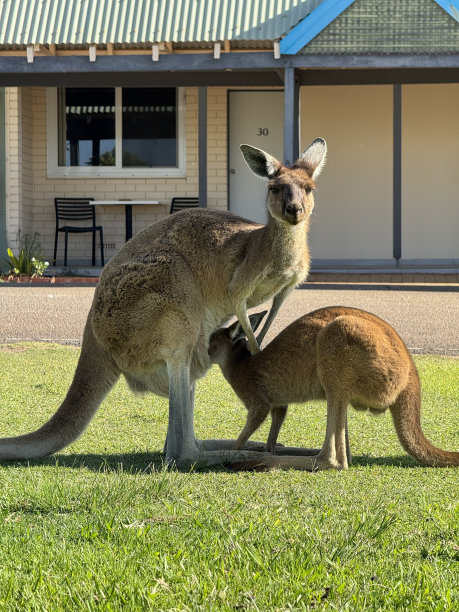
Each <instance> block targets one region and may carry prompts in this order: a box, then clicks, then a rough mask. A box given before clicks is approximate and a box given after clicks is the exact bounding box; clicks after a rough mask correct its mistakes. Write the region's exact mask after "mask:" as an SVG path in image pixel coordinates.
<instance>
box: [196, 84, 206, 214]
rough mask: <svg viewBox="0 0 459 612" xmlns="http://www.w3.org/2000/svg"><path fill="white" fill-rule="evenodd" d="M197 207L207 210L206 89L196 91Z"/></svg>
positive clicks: (201, 88)
mask: <svg viewBox="0 0 459 612" xmlns="http://www.w3.org/2000/svg"><path fill="white" fill-rule="evenodd" d="M198 160H199V161H198V164H199V169H198V173H199V206H200V207H202V208H207V87H200V88H199V89H198Z"/></svg>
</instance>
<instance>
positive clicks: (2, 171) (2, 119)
mask: <svg viewBox="0 0 459 612" xmlns="http://www.w3.org/2000/svg"><path fill="white" fill-rule="evenodd" d="M6 249H7V243H6V110H5V88H4V87H0V270H2V269H3V267H4V263H3V257H4V256H5V257H6Z"/></svg>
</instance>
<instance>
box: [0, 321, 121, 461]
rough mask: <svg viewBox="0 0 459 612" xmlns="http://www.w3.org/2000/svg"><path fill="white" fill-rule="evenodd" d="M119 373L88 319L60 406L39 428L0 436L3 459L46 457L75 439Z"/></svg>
mask: <svg viewBox="0 0 459 612" xmlns="http://www.w3.org/2000/svg"><path fill="white" fill-rule="evenodd" d="M118 377H119V370H118V369H117V367H116V365H115V364H114V362H113V360H112V359H111V357H110V356H109V355H108V354H107V352H106V351H105V350H104V349H103V348H102V347H101V346H100V345H99V343H98V342H97V340H96V338H95V337H94V334H93V331H92V328H91V323H90V321H89V319H88V322H87V323H86V329H85V332H84V337H83V345H82V348H81V355H80V359H79V361H78V365H77V369H76V371H75V376H74V377H73V381H72V384H71V386H70V389H69V391H68V393H67V396H66V398H65V399H64V401H63V402H62V404H61V406H60V407H59V409H58V410H57V412H56V413H55V414H54V415H53V416H52V417H51V419H50V420H49V421H48V422H47V423H45V424H44V425H43V426H42V427H40V429H37V430H36V431H33V432H32V433H29V434H25V435H23V436H17V437H14V438H0V459H32V458H34V457H44V456H45V455H51V454H52V453H54V452H56V451H58V450H61V449H62V448H64V447H65V446H67V445H68V444H70V443H71V442H73V441H74V440H76V439H77V438H78V437H79V436H80V435H81V434H82V433H83V431H84V430H85V429H86V427H87V425H88V423H89V422H90V420H91V419H92V417H93V416H94V414H95V412H96V411H97V409H98V408H99V406H100V404H101V403H102V400H103V399H104V397H105V396H106V394H107V393H108V392H109V391H110V389H111V388H112V387H113V385H114V384H115V382H116V381H117V379H118Z"/></svg>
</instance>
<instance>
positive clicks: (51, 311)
mask: <svg viewBox="0 0 459 612" xmlns="http://www.w3.org/2000/svg"><path fill="white" fill-rule="evenodd" d="M322 278H323V277H322ZM324 280H325V279H324ZM332 281H333V279H330V281H329V282H324V281H322V282H308V283H306V284H305V285H303V287H302V288H299V289H296V290H295V291H294V292H293V293H292V295H291V296H290V297H289V298H288V300H287V302H286V303H285V304H284V306H283V307H282V309H281V311H280V313H279V315H278V317H277V319H276V320H275V322H274V324H273V326H272V328H271V330H270V333H269V335H268V338H267V340H268V341H269V340H270V339H271V338H272V337H273V336H274V335H276V334H277V333H279V332H280V331H281V330H282V329H283V328H284V327H285V326H286V325H287V324H288V323H290V322H291V321H293V320H294V319H296V318H297V317H299V316H300V315H302V314H305V313H307V312H309V311H311V310H314V309H316V308H321V307H323V306H331V305H343V306H355V307H357V308H362V309H364V310H368V311H370V312H373V313H375V314H376V315H378V316H380V317H382V318H383V319H385V320H386V321H388V322H389V323H390V324H391V325H393V326H394V327H395V329H396V330H397V331H398V332H399V334H400V335H401V336H402V338H403V339H404V340H405V342H406V344H407V345H408V347H409V348H410V349H411V350H412V351H413V352H415V353H431V354H440V355H452V356H459V285H457V284H454V283H453V284H437V285H434V284H400V283H399V282H395V283H394V282H392V283H381V282H379V283H378V282H375V283H372V282H366V283H363V282H360V281H359V280H358V279H353V281H354V282H349V281H348V282H332ZM93 295H94V287H81V286H78V287H74V286H58V285H47V286H41V287H37V286H14V287H13V286H4V285H3V286H2V285H0V312H1V318H0V344H5V343H12V342H21V341H45V342H58V343H62V344H72V345H79V344H81V338H82V335H83V328H84V324H85V321H86V317H87V313H88V311H89V308H90V306H91V302H92V298H93Z"/></svg>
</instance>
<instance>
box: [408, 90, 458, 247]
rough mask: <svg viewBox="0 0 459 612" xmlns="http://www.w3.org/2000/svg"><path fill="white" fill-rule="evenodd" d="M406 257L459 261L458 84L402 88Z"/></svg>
mask: <svg viewBox="0 0 459 612" xmlns="http://www.w3.org/2000/svg"><path fill="white" fill-rule="evenodd" d="M402 258H403V259H416V258H421V259H429V258H456V259H458V258H459V83H448V84H432V85H403V87H402Z"/></svg>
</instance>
